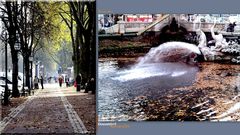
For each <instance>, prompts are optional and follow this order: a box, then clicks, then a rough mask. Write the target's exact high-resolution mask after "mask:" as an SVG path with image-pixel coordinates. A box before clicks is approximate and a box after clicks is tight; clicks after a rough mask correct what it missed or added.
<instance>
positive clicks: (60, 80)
mask: <svg viewBox="0 0 240 135" xmlns="http://www.w3.org/2000/svg"><path fill="white" fill-rule="evenodd" d="M62 82H63V78H62V76H61V75H60V76H59V78H58V83H59V86H60V87H62Z"/></svg>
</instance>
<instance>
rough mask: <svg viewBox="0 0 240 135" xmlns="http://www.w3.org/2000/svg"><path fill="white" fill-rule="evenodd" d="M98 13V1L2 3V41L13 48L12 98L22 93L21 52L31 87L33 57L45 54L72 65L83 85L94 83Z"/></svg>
mask: <svg viewBox="0 0 240 135" xmlns="http://www.w3.org/2000/svg"><path fill="white" fill-rule="evenodd" d="M95 16H96V5H95V2H64V1H63V2H36V1H33V2H31V1H29V2H24V1H5V2H1V5H0V17H1V24H2V30H1V35H2V36H1V41H2V42H3V43H4V45H7V46H9V47H10V50H11V51H10V52H11V57H12V61H11V64H12V83H13V86H12V97H19V96H20V93H19V90H18V78H17V77H18V73H19V67H18V66H19V65H18V62H19V56H20V55H21V56H22V57H23V64H24V71H23V72H24V77H25V78H24V79H25V81H24V86H25V87H28V89H32V86H31V82H32V81H33V75H32V71H31V70H32V67H31V61H30V58H32V57H33V61H35V60H37V58H39V57H42V56H43V55H45V56H44V57H49V58H51V60H53V62H52V63H57V66H58V67H61V68H62V70H66V69H67V67H69V66H73V67H74V78H75V77H76V76H77V75H78V74H81V76H82V84H86V83H87V82H90V80H91V79H92V78H93V79H92V80H94V82H95V75H96V38H95V33H96V32H95V29H96V25H95V18H96V17H95ZM66 55H67V56H66ZM50 65H51V64H50ZM51 66H52V65H51ZM55 67H56V65H55ZM94 84H95V83H94ZM94 89H95V86H94Z"/></svg>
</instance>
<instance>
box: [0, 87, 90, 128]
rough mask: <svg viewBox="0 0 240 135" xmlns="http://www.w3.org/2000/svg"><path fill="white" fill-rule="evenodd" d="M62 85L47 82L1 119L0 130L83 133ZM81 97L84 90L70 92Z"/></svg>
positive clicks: (83, 126)
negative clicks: (47, 83)
mask: <svg viewBox="0 0 240 135" xmlns="http://www.w3.org/2000/svg"><path fill="white" fill-rule="evenodd" d="M66 91H67V89H66V88H59V86H58V85H57V84H51V85H50V84H49V85H47V86H45V89H43V90H42V89H39V90H38V91H37V92H36V93H35V95H34V96H30V97H29V98H28V100H27V101H26V102H24V103H23V104H22V105H20V106H19V107H17V108H16V109H15V110H14V111H13V112H12V113H10V115H9V116H8V117H5V118H4V119H3V121H1V130H2V133H87V132H88V131H87V129H86V127H85V125H84V123H83V121H82V120H81V119H80V118H79V116H78V114H77V112H76V111H75V110H74V107H72V105H71V103H70V102H68V100H67V98H66V96H69V95H68V92H66ZM70 95H75V96H81V95H86V94H84V93H79V92H78V93H77V92H71V93H70Z"/></svg>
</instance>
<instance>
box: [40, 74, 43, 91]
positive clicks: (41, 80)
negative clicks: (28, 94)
mask: <svg viewBox="0 0 240 135" xmlns="http://www.w3.org/2000/svg"><path fill="white" fill-rule="evenodd" d="M40 83H41V86H42V89H44V87H43V77H42V76H41V78H40Z"/></svg>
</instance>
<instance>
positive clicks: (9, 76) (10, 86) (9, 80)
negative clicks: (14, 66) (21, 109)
mask: <svg viewBox="0 0 240 135" xmlns="http://www.w3.org/2000/svg"><path fill="white" fill-rule="evenodd" d="M4 78H5V72H0V80H3V81H4V87H5V79H4ZM7 78H8V84H11V85H8V88H9V89H11V90H12V72H8V77H7ZM22 78H23V74H22V73H21V72H18V90H22V87H23V79H22ZM0 85H1V83H0Z"/></svg>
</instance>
